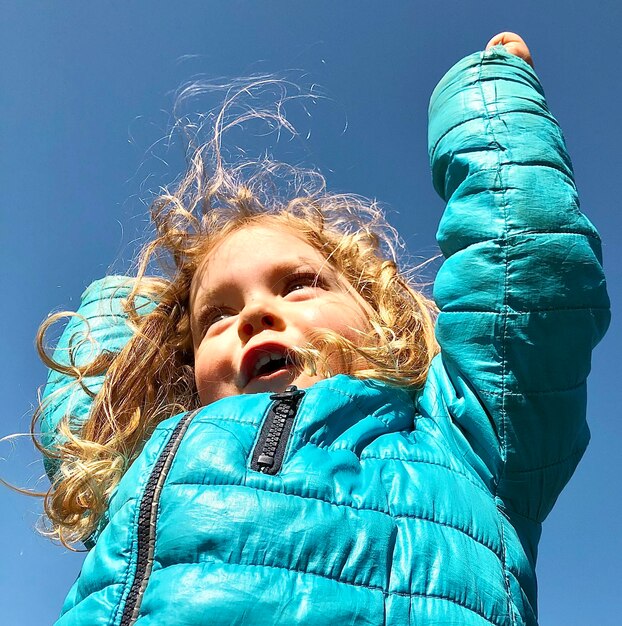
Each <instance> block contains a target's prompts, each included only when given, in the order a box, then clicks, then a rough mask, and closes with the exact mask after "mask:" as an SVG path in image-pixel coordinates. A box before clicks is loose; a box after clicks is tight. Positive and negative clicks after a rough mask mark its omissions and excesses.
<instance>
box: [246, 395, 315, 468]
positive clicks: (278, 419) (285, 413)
mask: <svg viewBox="0 0 622 626" xmlns="http://www.w3.org/2000/svg"><path fill="white" fill-rule="evenodd" d="M304 393H305V392H304V391H303V390H302V389H298V388H297V387H296V386H295V385H289V386H288V387H287V388H286V389H285V391H282V392H279V393H273V394H272V395H271V396H270V400H272V401H273V402H272V404H271V405H270V410H269V411H268V415H267V417H266V420H265V422H264V425H263V427H262V429H261V432H260V433H259V440H258V442H257V444H256V446H255V452H254V454H253V457H252V459H251V469H252V470H255V471H256V472H262V473H263V474H273V475H274V474H276V473H277V472H278V471H279V470H280V469H281V465H282V463H283V457H284V456H285V450H286V448H287V443H288V441H289V435H290V433H291V430H292V426H293V423H294V418H295V417H296V413H297V411H298V404H299V403H300V399H301V398H302V396H304Z"/></svg>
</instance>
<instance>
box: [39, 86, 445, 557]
mask: <svg viewBox="0 0 622 626" xmlns="http://www.w3.org/2000/svg"><path fill="white" fill-rule="evenodd" d="M258 85H259V82H257V83H253V84H251V85H249V86H245V87H244V89H241V90H238V91H237V92H235V93H234V94H233V95H231V96H228V98H227V100H226V102H225V106H224V107H222V109H221V110H220V112H219V114H218V116H216V118H215V121H214V124H213V128H212V138H211V140H210V141H208V142H206V143H204V144H203V145H200V146H199V147H196V148H195V149H194V150H193V151H192V153H191V158H190V161H189V163H190V165H189V168H188V171H187V173H186V175H185V177H184V178H183V180H182V181H181V182H180V183H179V184H178V185H177V187H176V189H175V190H174V191H171V192H169V191H164V192H163V193H162V194H161V195H159V196H158V197H157V198H156V199H155V201H154V202H153V204H152V208H151V215H152V219H153V224H154V226H155V230H156V236H155V238H154V239H153V240H152V241H151V242H150V243H148V244H147V245H146V246H145V248H144V249H143V252H142V254H141V257H140V260H139V264H138V270H137V276H136V279H135V281H134V283H133V288H132V290H131V293H130V294H129V297H128V298H127V301H126V302H125V305H124V306H125V310H126V313H127V316H128V318H129V321H130V324H131V325H132V327H133V330H134V335H133V336H132V338H131V339H130V340H129V342H128V343H127V344H126V345H125V347H124V348H123V349H122V350H121V351H120V352H119V353H110V352H106V351H105V350H104V351H103V352H101V353H100V354H99V356H97V358H95V360H94V361H93V362H91V363H88V364H86V365H84V366H78V365H75V364H74V365H71V366H67V365H63V364H61V363H60V362H57V361H56V360H55V359H54V358H53V357H50V356H49V355H48V354H47V353H46V351H45V348H44V343H45V334H46V331H47V330H48V328H49V327H50V326H51V325H53V324H54V323H55V322H56V321H58V319H59V317H60V316H61V314H59V315H56V316H52V317H50V318H49V319H48V320H46V321H45V322H44V323H43V324H42V326H41V328H40V329H39V333H38V336H37V346H38V350H39V353H40V355H41V358H42V359H43V361H44V363H45V364H46V365H47V366H48V367H50V368H51V369H53V370H55V371H58V372H61V373H63V374H65V375H68V376H70V377H72V378H73V379H75V381H76V383H75V384H82V383H83V380H84V379H85V378H86V377H88V376H94V375H98V374H104V373H105V378H104V383H103V386H102V388H101V390H100V391H99V393H97V395H96V396H95V397H94V398H93V403H92V408H91V409H90V412H89V415H88V417H87V419H86V421H85V422H84V423H83V425H82V426H80V427H76V426H73V425H72V424H74V423H75V421H72V417H71V415H67V416H65V419H63V420H61V423H60V424H59V425H58V430H59V433H60V435H61V441H62V443H60V444H59V445H58V446H57V447H56V448H55V449H54V450H53V451H51V450H47V449H44V448H43V447H42V446H40V444H39V448H40V449H41V450H42V452H43V453H44V454H46V455H47V456H48V457H50V458H54V459H56V462H57V463H58V467H59V469H58V471H57V472H56V475H55V477H54V479H53V481H52V485H51V487H50V489H49V491H48V492H47V493H46V494H45V504H44V507H45V513H46V515H47V518H48V520H49V523H50V529H49V534H50V535H52V536H53V537H54V538H57V539H59V540H60V541H61V542H62V543H63V544H65V545H70V544H72V543H75V542H76V541H85V540H88V538H89V537H91V536H92V535H93V533H95V532H96V531H97V528H98V525H99V524H100V522H101V520H102V518H103V515H104V513H105V511H106V508H107V502H108V499H109V497H110V495H111V493H112V491H113V490H114V488H115V486H116V485H117V483H118V482H119V480H120V478H121V477H122V476H123V474H124V472H125V471H126V469H127V468H128V466H129V465H130V464H131V462H132V461H133V460H134V459H135V458H136V457H137V455H138V454H139V452H140V450H141V449H142V446H143V444H144V442H145V441H146V440H147V438H148V437H149V436H150V434H151V433H152V431H153V429H154V428H155V427H156V425H157V424H158V423H159V422H160V421H162V420H163V419H165V418H167V417H170V416H171V415H173V414H175V413H180V412H183V411H188V410H192V409H194V408H196V407H198V406H199V399H198V395H197V391H196V387H195V381H194V372H193V358H194V357H193V347H192V346H193V344H192V337H191V330H190V293H191V284H192V280H193V277H194V275H195V272H196V271H197V268H198V267H199V266H200V265H201V263H202V262H203V261H204V259H205V258H206V255H207V254H209V251H210V250H212V249H213V247H214V246H215V245H217V244H218V243H219V242H221V241H222V240H223V239H224V238H226V237H227V236H228V235H230V234H231V233H233V232H235V231H237V230H239V229H242V228H245V227H248V226H251V225H257V224H261V225H264V226H268V227H271V228H276V229H283V228H290V229H294V230H295V232H296V234H297V235H298V236H299V237H300V238H301V239H302V240H304V241H305V242H307V243H309V244H310V245H312V246H313V247H314V248H315V249H317V250H318V251H319V252H320V253H321V254H322V255H323V256H324V257H325V258H326V259H327V261H328V262H329V263H330V264H332V266H333V267H334V268H335V269H336V270H337V271H338V272H340V273H341V274H342V275H343V277H344V278H346V279H347V280H348V281H349V282H350V284H351V285H352V286H353V287H354V288H355V289H356V290H357V291H358V293H359V294H360V295H361V296H362V297H363V298H364V300H365V301H366V302H367V303H368V304H369V305H370V307H371V309H372V310H373V312H374V314H373V317H372V319H371V320H370V322H371V327H372V329H373V330H372V332H371V333H370V337H369V340H368V341H366V342H363V343H362V345H355V344H354V343H353V342H351V341H349V340H347V339H346V338H344V337H341V336H338V335H336V334H335V333H330V332H323V333H318V335H317V336H316V337H313V338H312V339H311V341H310V343H309V345H306V346H300V347H298V348H297V349H296V352H297V353H298V357H299V361H300V362H301V363H302V364H303V365H304V368H305V370H309V371H311V372H312V373H318V372H319V373H321V374H322V375H323V376H325V377H327V376H330V375H332V374H335V373H338V372H337V371H331V369H330V368H329V367H328V365H327V364H328V363H329V362H330V363H335V361H336V360H335V358H334V357H335V355H337V356H338V357H339V358H338V359H337V362H338V363H340V366H339V367H338V368H337V369H338V370H339V372H341V373H347V374H350V375H352V376H355V377H359V378H370V379H375V380H379V381H384V382H386V383H388V384H392V385H399V386H407V387H412V388H418V387H421V386H422V385H423V383H424V381H425V378H426V375H427V371H428V368H429V365H430V362H431V360H432V358H433V357H434V355H435V354H436V353H437V351H438V348H437V344H436V341H435V338H434V332H433V325H434V317H435V313H436V309H435V306H434V304H433V303H432V301H431V300H429V299H428V298H427V297H426V296H425V295H424V294H423V293H422V292H421V291H420V290H419V289H418V288H416V286H415V282H414V280H413V279H412V274H413V271H411V272H406V273H404V272H401V271H400V270H399V269H398V264H397V251H398V248H399V247H400V242H399V238H398V236H397V233H396V231H395V230H394V229H393V228H392V227H391V226H390V225H389V224H388V223H387V222H386V220H385V217H384V215H383V212H382V211H381V209H380V208H379V207H378V205H377V204H376V203H375V202H374V201H368V200H366V199H364V198H361V197H359V196H354V195H347V194H331V193H328V192H327V191H326V185H325V180H324V178H323V177H322V176H321V175H320V174H319V173H318V172H316V171H312V170H303V169H300V168H294V167H292V166H289V165H285V164H283V163H276V162H274V161H271V160H269V159H267V158H266V159H263V160H261V161H259V162H255V163H253V164H249V163H248V162H246V163H242V164H240V165H237V166H235V167H227V166H225V164H224V163H223V159H222V154H221V137H222V134H223V132H224V131H225V130H226V129H227V128H229V127H231V126H233V125H237V124H239V123H240V119H241V117H244V118H245V119H247V118H251V117H261V118H262V119H267V120H269V121H270V122H271V123H273V124H274V125H275V126H279V127H282V126H285V127H287V128H289V126H288V125H287V121H286V120H285V119H284V117H283V116H282V113H281V110H280V108H279V107H277V109H276V110H275V111H274V112H272V113H267V112H266V111H262V112H257V111H255V110H253V111H252V113H253V115H251V114H250V113H249V114H248V115H246V114H245V115H244V116H237V117H236V118H235V119H233V120H231V119H228V117H227V111H228V108H229V107H230V106H231V103H232V102H233V101H234V100H235V99H236V98H239V97H240V95H241V93H242V92H245V93H247V92H248V91H249V90H252V89H253V88H257V86H258ZM260 86H261V85H260ZM283 180H288V181H289V185H290V187H289V189H288V195H289V198H287V197H283V193H282V192H280V191H279V188H280V183H282V181H283ZM281 186H282V185H281ZM292 190H294V193H291V191H292ZM155 260H157V261H158V262H159V265H160V267H161V268H162V271H161V276H160V277H154V276H149V275H148V271H149V270H150V268H151V267H152V264H153V262H154V261H155ZM144 298H148V299H149V300H150V301H153V302H155V303H157V304H156V306H155V308H153V310H151V311H150V312H148V313H145V312H144V311H141V306H140V305H139V304H137V303H138V302H139V301H140V302H144ZM104 348H105V347H104ZM329 355H330V357H331V358H330V359H329V358H328V356H329ZM356 355H358V356H360V357H362V358H361V359H357V358H353V357H355V356H356ZM333 369H334V368H333ZM83 386H84V385H83ZM45 408H46V407H45V402H43V403H42V404H41V405H40V406H39V409H38V410H37V413H36V414H35V417H34V420H33V424H35V423H36V421H37V420H38V419H39V418H41V416H42V415H43V413H44V411H45Z"/></svg>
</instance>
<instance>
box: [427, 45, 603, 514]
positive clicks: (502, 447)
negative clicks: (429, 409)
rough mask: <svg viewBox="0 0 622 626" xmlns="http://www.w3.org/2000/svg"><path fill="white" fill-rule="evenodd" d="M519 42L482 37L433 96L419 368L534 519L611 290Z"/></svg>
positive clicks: (576, 418) (512, 504)
mask: <svg viewBox="0 0 622 626" xmlns="http://www.w3.org/2000/svg"><path fill="white" fill-rule="evenodd" d="M508 35H511V33H504V34H502V35H500V36H498V37H501V38H503V36H508ZM514 37H517V36H514ZM521 42H522V40H521V39H520V38H518V41H516V40H512V41H509V40H507V39H506V40H505V41H504V40H503V39H501V40H498V39H497V40H495V39H493V40H492V41H491V43H490V48H489V49H488V50H487V51H486V52H481V53H476V54H473V55H471V56H469V57H467V58H465V59H463V60H462V61H460V62H459V63H458V64H457V65H455V66H454V67H453V68H452V69H451V70H450V71H449V72H448V73H447V75H446V76H445V77H444V78H443V79H442V80H441V82H440V83H439V85H438V86H437V88H436V90H435V91H434V93H433V95H432V99H431V103H430V127H429V152H430V161H431V165H432V172H433V180H434V186H435V188H436V190H437V191H438V193H439V194H440V195H441V197H442V198H443V199H445V200H446V201H447V209H446V211H445V214H444V216H443V219H442V221H441V224H440V227H439V231H438V241H439V244H440V247H441V250H442V252H443V254H444V256H445V257H446V261H445V263H444V264H443V266H442V268H441V270H440V271H439V274H438V277H437V279H436V283H435V288H434V293H435V298H436V301H437V304H438V306H439V308H440V315H439V318H438V325H437V338H438V341H439V343H440V345H441V356H440V359H439V361H438V363H437V364H436V367H437V370H436V374H435V369H434V368H433V370H432V372H431V375H432V376H435V375H436V376H440V377H444V381H445V383H447V385H446V387H445V392H444V394H445V398H444V399H445V402H446V404H447V405H448V407H449V411H450V413H451V414H452V418H453V420H454V422H455V424H456V425H457V426H458V427H459V429H460V430H461V431H462V432H463V433H464V434H465V436H466V438H467V439H468V441H469V443H470V445H471V447H472V449H473V451H474V452H475V455H476V456H478V457H480V459H482V460H483V462H484V464H485V470H486V471H485V473H486V474H487V476H488V479H489V480H490V481H491V486H492V489H493V491H494V494H495V496H496V497H498V498H499V499H500V500H501V502H502V504H503V506H504V507H506V508H507V509H508V510H509V511H512V512H514V513H518V514H519V515H521V516H524V517H527V518H529V519H531V520H534V521H542V520H543V519H544V517H545V516H546V515H547V514H548V512H549V511H550V509H551V507H552V505H553V504H554V502H555V500H556V498H557V496H558V495H559V493H560V491H561V489H562V488H563V486H564V485H565V484H566V482H567V481H568V479H569V478H570V476H571V475H572V472H573V471H574V468H575V467H576V464H577V462H578V461H579V459H580V457H581V455H582V454H583V452H584V450H585V447H586V445H587V442H588V440H589V431H588V428H587V425H586V422H585V410H586V378H587V375H588V372H589V369H590V354H591V350H592V348H593V347H594V345H595V344H596V343H597V342H598V341H599V340H600V338H601V337H602V336H603V334H604V332H605V330H606V328H607V325H608V322H609V301H608V298H607V294H606V290H605V280H604V277H603V273H602V267H601V252H600V240H599V237H598V234H597V233H596V231H595V229H594V227H593V226H592V225H591V224H590V222H589V221H588V220H587V218H586V217H585V216H584V215H583V214H582V213H581V212H580V211H579V203H578V199H577V194H576V189H575V185H574V181H573V175H572V166H571V163H570V159H569V157H568V155H567V153H566V148H565V145H564V140H563V137H562V133H561V130H560V128H559V126H558V124H557V122H556V120H555V119H554V118H553V116H552V115H551V113H550V112H549V110H548V107H547V105H546V101H545V98H544V94H543V91H542V88H541V86H540V84H539V82H538V79H537V77H536V75H535V74H534V72H533V69H532V68H531V67H530V65H529V64H528V63H530V62H531V57H530V56H529V50H528V49H527V47H526V46H524V49H522V48H521ZM498 43H500V44H503V43H505V44H506V45H508V49H509V50H512V52H514V53H516V54H513V53H510V52H508V50H506V49H505V48H504V47H503V46H501V45H495V44H498ZM509 44H512V45H509ZM522 45H524V42H522ZM516 46H518V48H517V47H516ZM525 50H526V54H527V56H525V54H524V51H525ZM519 51H521V52H522V54H519ZM516 55H518V56H516ZM519 56H522V57H523V59H525V60H526V61H527V62H525V60H523V59H521V58H519ZM439 384H440V383H439Z"/></svg>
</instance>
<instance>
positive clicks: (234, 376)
mask: <svg viewBox="0 0 622 626" xmlns="http://www.w3.org/2000/svg"><path fill="white" fill-rule="evenodd" d="M370 313H371V309H370V307H369V305H368V304H367V303H366V302H365V301H364V300H363V298H362V297H361V296H360V294H358V293H357V291H356V290H355V289H354V288H353V287H352V285H351V284H350V283H349V282H348V281H347V280H346V279H345V278H344V277H343V276H341V275H340V274H339V272H337V271H336V270H335V268H334V267H333V266H332V265H331V264H330V263H329V262H327V260H326V259H325V258H324V257H323V256H322V255H321V254H320V252H319V251H318V250H316V249H315V248H314V247H313V246H311V245H310V244H309V243H307V242H306V241H304V240H303V239H301V238H300V237H298V236H297V235H296V234H295V232H294V231H291V230H288V229H283V228H279V229H278V230H277V229H276V228H275V227H268V226H250V227H246V228H243V229H241V230H239V231H236V232H234V233H233V234H231V235H229V236H228V237H227V238H226V239H225V240H224V241H223V242H221V243H220V244H219V245H218V246H217V247H216V248H215V249H214V250H212V251H211V252H210V253H209V254H208V255H207V257H206V259H205V260H204V261H203V263H202V264H201V266H200V267H199V269H198V271H197V273H196V275H195V278H194V281H193V284H192V292H191V323H192V337H193V344H194V356H195V380H196V386H197V390H198V394H199V398H200V399H201V403H202V404H203V405H207V404H210V403H212V402H214V401H216V400H219V399H221V398H225V397H228V396H233V395H239V394H243V393H258V392H263V391H271V392H277V391H283V390H284V389H285V388H286V387H287V386H288V385H291V384H294V385H296V386H298V387H299V388H308V387H309V386H311V385H312V384H313V383H315V382H317V381H318V380H320V378H321V377H320V376H318V375H310V374H307V373H305V372H303V371H301V368H300V367H296V366H294V365H293V364H291V363H289V364H287V366H283V367H281V368H279V369H277V370H275V371H274V372H268V373H267V374H263V375H259V373H258V372H254V370H253V363H256V362H257V360H258V359H259V358H261V356H265V355H266V354H268V353H274V352H278V353H284V352H286V351H287V348H291V347H294V346H304V345H306V344H307V342H308V339H309V336H310V334H311V332H312V331H314V330H316V329H318V328H324V329H330V330H332V331H335V332H337V333H339V334H340V335H342V336H343V337H345V338H346V339H349V340H350V341H352V342H354V343H355V344H356V345H361V340H362V338H363V336H364V335H363V336H362V335H361V334H360V332H357V331H361V332H363V333H368V331H369V328H370V325H369V321H368V320H369V318H370ZM255 373H256V374H257V375H253V374H255Z"/></svg>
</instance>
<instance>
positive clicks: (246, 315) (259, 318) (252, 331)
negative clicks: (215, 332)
mask: <svg viewBox="0 0 622 626" xmlns="http://www.w3.org/2000/svg"><path fill="white" fill-rule="evenodd" d="M239 320H240V321H239V324H238V335H239V336H240V339H241V340H242V341H244V342H246V341H248V340H249V339H251V338H252V337H254V336H255V335H257V334H258V333H260V332H262V331H264V330H275V331H282V330H285V320H284V318H283V316H282V314H281V313H280V312H279V311H278V308H277V307H276V306H274V305H272V306H270V305H268V304H267V303H266V302H254V303H251V304H249V305H248V306H246V307H245V308H244V310H243V311H242V313H241V315H240V317H239Z"/></svg>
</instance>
